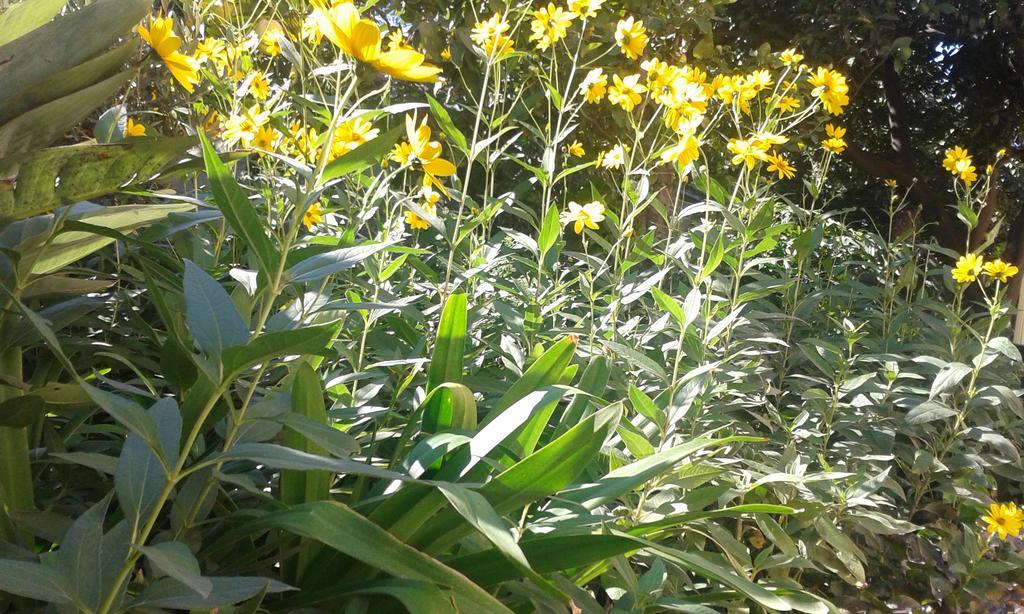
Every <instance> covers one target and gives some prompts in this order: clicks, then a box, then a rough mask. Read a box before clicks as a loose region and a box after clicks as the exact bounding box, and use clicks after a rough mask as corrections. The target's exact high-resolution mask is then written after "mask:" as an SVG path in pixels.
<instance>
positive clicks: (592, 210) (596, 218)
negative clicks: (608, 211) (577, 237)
mask: <svg viewBox="0 0 1024 614" xmlns="http://www.w3.org/2000/svg"><path fill="white" fill-rule="evenodd" d="M559 217H560V218H561V221H562V224H565V225H568V224H572V225H573V227H572V228H573V230H574V231H575V232H576V234H580V233H582V232H583V229H584V228H589V229H591V230H597V228H598V226H597V225H598V224H600V223H601V222H603V221H604V205H602V204H601V203H599V202H597V201H596V200H595V201H593V202H589V203H587V204H585V205H581V204H579V203H576V202H570V203H569V210H568V211H563V212H562V213H561V215H560V216H559Z"/></svg>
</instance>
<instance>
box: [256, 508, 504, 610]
mask: <svg viewBox="0 0 1024 614" xmlns="http://www.w3.org/2000/svg"><path fill="white" fill-rule="evenodd" d="M258 524H259V526H264V527H277V528H280V529H284V530H286V531H289V532H291V533H295V534H296V535H300V536H303V537H308V538H311V539H315V540H317V541H319V542H321V543H323V544H325V545H327V546H329V547H331V548H334V549H335V550H338V551H339V552H342V553H344V554H346V555H348V556H350V557H352V558H354V559H356V560H358V561H361V562H363V563H364V564H366V565H369V566H371V567H374V568H376V569H379V570H381V571H383V572H385V573H387V574H389V575H391V576H394V577H396V578H405V579H409V580H421V581H427V582H432V583H435V584H437V585H439V586H445V587H449V588H450V590H451V592H452V596H453V597H454V599H455V602H456V606H457V608H458V609H459V610H460V611H465V612H511V610H509V609H508V608H507V607H505V605H503V604H502V603H501V602H500V601H498V600H497V599H495V598H494V597H492V596H491V595H490V594H489V593H487V592H486V591H484V590H483V589H481V588H480V587H479V586H477V585H476V584H473V583H472V582H470V581H469V580H467V579H466V577H465V576H463V575H462V574H460V573H458V572H456V571H454V570H453V569H451V568H449V567H446V566H445V565H443V564H441V563H440V562H438V561H437V560H436V559H434V558H432V557H429V556H427V555H426V554H423V553H422V552H420V551H418V550H415V549H414V548H411V547H409V546H407V545H406V544H403V543H402V542H400V541H398V540H397V539H395V538H394V537H393V536H392V535H391V534H390V533H388V532H387V531H385V530H384V529H382V528H380V527H379V526H377V525H376V524H374V523H372V522H370V521H369V520H367V519H366V518H364V517H362V516H360V515H359V514H357V513H356V512H354V511H352V510H351V509H349V508H348V507H346V506H344V505H342V504H341V503H338V502H336V501H316V502H311V503H306V504H303V505H299V506H296V507H292V508H290V509H287V510H283V511H280V512H273V513H271V514H268V515H266V516H264V517H263V518H261V519H260V520H259V523H258Z"/></svg>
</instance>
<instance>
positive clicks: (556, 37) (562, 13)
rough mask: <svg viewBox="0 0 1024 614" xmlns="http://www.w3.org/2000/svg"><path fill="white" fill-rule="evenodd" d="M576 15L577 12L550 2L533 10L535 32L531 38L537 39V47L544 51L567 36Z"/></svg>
mask: <svg viewBox="0 0 1024 614" xmlns="http://www.w3.org/2000/svg"><path fill="white" fill-rule="evenodd" d="M575 16H576V14H575V13H572V12H570V11H566V10H565V9H563V8H562V7H556V6H555V5H554V4H553V3H551V2H549V3H548V5H547V7H543V8H541V9H539V10H536V11H534V12H533V20H532V21H531V22H530V30H531V31H532V32H533V34H531V35H530V40H532V41H537V49H540V50H541V51H544V50H545V49H547V48H548V47H550V46H551V45H553V44H555V43H557V42H558V41H560V40H562V39H563V38H565V34H566V31H567V30H568V28H569V26H570V25H571V24H572V20H573V18H574V17H575Z"/></svg>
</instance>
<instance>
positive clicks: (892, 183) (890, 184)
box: [882, 179, 897, 188]
mask: <svg viewBox="0 0 1024 614" xmlns="http://www.w3.org/2000/svg"><path fill="white" fill-rule="evenodd" d="M882 183H884V184H885V185H886V187H890V188H895V187H896V185H897V184H896V180H895V179H886V180H884V181H883V182H882Z"/></svg>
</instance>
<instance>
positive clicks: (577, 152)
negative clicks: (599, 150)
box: [566, 141, 587, 158]
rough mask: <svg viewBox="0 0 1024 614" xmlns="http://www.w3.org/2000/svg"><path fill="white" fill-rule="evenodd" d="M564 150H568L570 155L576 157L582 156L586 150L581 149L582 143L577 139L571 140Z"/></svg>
mask: <svg viewBox="0 0 1024 614" xmlns="http://www.w3.org/2000/svg"><path fill="white" fill-rule="evenodd" d="M566 150H567V151H568V152H569V155H570V156H575V157H577V158H582V157H583V156H585V155H586V154H587V152H586V150H585V149H583V143H580V142H579V141H573V142H572V144H571V145H569V146H568V147H567V148H566Z"/></svg>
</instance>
